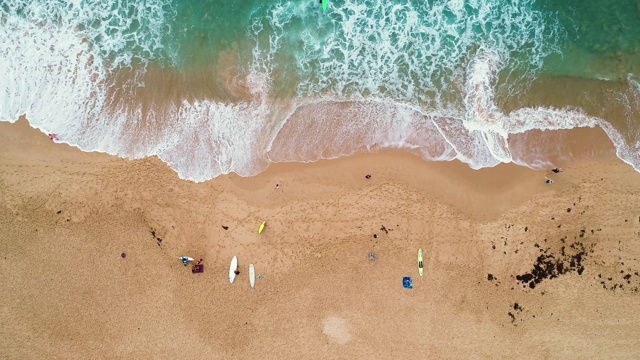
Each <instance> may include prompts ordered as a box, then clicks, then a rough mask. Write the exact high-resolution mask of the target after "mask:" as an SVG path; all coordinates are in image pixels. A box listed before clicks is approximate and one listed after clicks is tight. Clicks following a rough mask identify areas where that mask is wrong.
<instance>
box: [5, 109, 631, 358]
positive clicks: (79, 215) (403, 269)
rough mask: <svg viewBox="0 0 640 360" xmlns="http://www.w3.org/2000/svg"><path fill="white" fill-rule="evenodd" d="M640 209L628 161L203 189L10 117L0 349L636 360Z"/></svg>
mask: <svg viewBox="0 0 640 360" xmlns="http://www.w3.org/2000/svg"><path fill="white" fill-rule="evenodd" d="M366 175H371V177H370V178H369V179H366V178H365V176H366ZM545 176H549V177H550V178H552V179H553V180H554V183H553V184H552V185H546V184H544V177H545ZM275 184H280V188H279V189H276V188H275ZM638 203H640V174H638V173H637V172H635V171H633V169H632V168H631V167H630V166H628V165H626V164H624V163H622V162H621V161H619V160H617V159H614V158H610V159H609V158H603V159H602V160H599V161H592V162H576V163H573V164H571V167H569V168H567V169H566V171H565V172H563V173H560V174H551V175H548V174H547V172H545V171H533V170H529V169H524V168H521V167H518V166H515V165H501V166H498V167H496V168H492V169H483V170H480V171H474V170H471V169H469V168H468V167H467V166H466V165H464V164H461V163H458V162H451V163H428V162H424V161H422V160H420V159H418V158H417V157H414V156H413V155H409V154H404V153H393V152H384V153H379V154H375V155H357V156H353V157H349V158H345V159H340V160H331V161H321V162H318V163H313V164H277V165H273V166H271V167H270V168H269V169H268V170H267V171H265V172H264V173H262V174H260V175H259V176H256V177H252V178H240V177H238V176H234V175H230V176H224V177H220V178H217V179H215V180H213V181H208V182H205V183H201V184H194V183H190V182H186V181H182V180H180V179H178V177H177V175H176V174H175V173H174V172H173V171H172V170H170V169H169V168H168V167H167V166H166V165H165V164H163V163H162V162H161V161H159V160H158V159H155V158H149V159H144V160H136V161H128V160H123V159H119V158H116V157H112V156H109V155H105V154H98V153H82V152H80V151H79V150H77V149H74V148H71V147H68V146H66V145H63V144H55V143H54V142H52V141H50V140H49V139H48V138H47V136H46V135H44V134H41V133H39V132H38V131H36V130H33V129H31V128H29V127H28V124H27V123H26V121H24V120H21V121H20V122H18V123H17V124H7V123H0V271H1V273H2V276H1V277H0V283H1V284H0V285H1V286H2V289H3V291H2V292H0V324H1V325H0V357H2V358H19V359H35V358H68V359H75V358H128V359H129V358H139V359H147V358H160V359H164V358H166V359H175V358H184V357H195V358H210V359H240V358H242V359H278V358H303V357H306V358H327V359H365V358H366V359H371V358H378V359H401V358H410V357H413V358H469V357H472V358H550V359H551V358H555V359H560V358H635V357H636V356H637V349H638V345H639V344H638V343H639V341H640V340H639V339H640V318H638V316H637V315H636V314H637V313H638V311H640V297H639V296H640V294H639V290H638V289H639V288H640V276H639V275H638V273H639V272H640V261H638V259H640V241H639V240H640V208H639V207H638ZM263 220H266V221H267V226H266V229H265V230H264V232H263V233H262V234H261V235H258V234H257V229H258V226H259V225H260V223H261V222H262V221H263ZM374 235H375V237H374ZM419 247H421V248H422V249H423V250H424V253H425V275H424V276H423V277H419V276H418V271H417V250H418V248H419ZM123 252H125V253H126V254H127V256H126V258H124V259H123V258H121V256H120V254H121V253H123ZM371 252H373V253H375V254H376V256H377V259H376V260H374V261H372V260H369V258H368V256H367V255H368V254H369V253H371ZM182 255H188V256H191V257H194V258H203V259H204V264H205V272H204V273H202V274H192V273H191V271H190V267H184V266H183V265H182V264H181V263H180V262H179V261H178V257H179V256H182ZM233 255H237V256H238V259H239V263H240V270H241V273H240V275H239V277H238V278H237V279H236V282H235V283H233V284H229V280H228V268H229V262H230V260H231V257H232V256H233ZM249 263H253V264H255V267H256V273H257V274H259V275H263V277H262V278H258V279H257V280H256V287H255V289H251V287H250V286H249V281H248V276H247V273H248V265H249ZM403 276H412V277H413V282H414V288H413V289H412V290H408V289H404V288H403V287H402V277H403Z"/></svg>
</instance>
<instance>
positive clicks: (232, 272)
mask: <svg viewBox="0 0 640 360" xmlns="http://www.w3.org/2000/svg"><path fill="white" fill-rule="evenodd" d="M237 269H238V258H237V257H235V256H234V257H233V259H231V266H229V282H230V283H233V280H235V279H236V273H235V271H236V270H237Z"/></svg>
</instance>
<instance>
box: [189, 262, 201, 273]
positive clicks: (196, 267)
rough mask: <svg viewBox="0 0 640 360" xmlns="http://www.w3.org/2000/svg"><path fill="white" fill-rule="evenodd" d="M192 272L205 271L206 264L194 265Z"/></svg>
mask: <svg viewBox="0 0 640 360" xmlns="http://www.w3.org/2000/svg"><path fill="white" fill-rule="evenodd" d="M191 272H192V273H194V274H198V273H201V272H204V265H202V264H199V265H193V269H191Z"/></svg>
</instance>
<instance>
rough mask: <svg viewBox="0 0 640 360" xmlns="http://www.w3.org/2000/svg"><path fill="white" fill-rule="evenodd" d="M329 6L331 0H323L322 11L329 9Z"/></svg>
mask: <svg viewBox="0 0 640 360" xmlns="http://www.w3.org/2000/svg"><path fill="white" fill-rule="evenodd" d="M327 6H329V0H322V11H327Z"/></svg>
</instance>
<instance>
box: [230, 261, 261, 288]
mask: <svg viewBox="0 0 640 360" xmlns="http://www.w3.org/2000/svg"><path fill="white" fill-rule="evenodd" d="M238 268H239V267H238V257H237V256H234V257H233V259H231V266H229V282H230V283H232V284H233V281H234V280H235V279H236V276H237V274H236V271H237V270H238ZM249 284H250V285H251V287H252V288H254V287H255V286H256V268H255V267H254V266H253V264H249Z"/></svg>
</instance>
